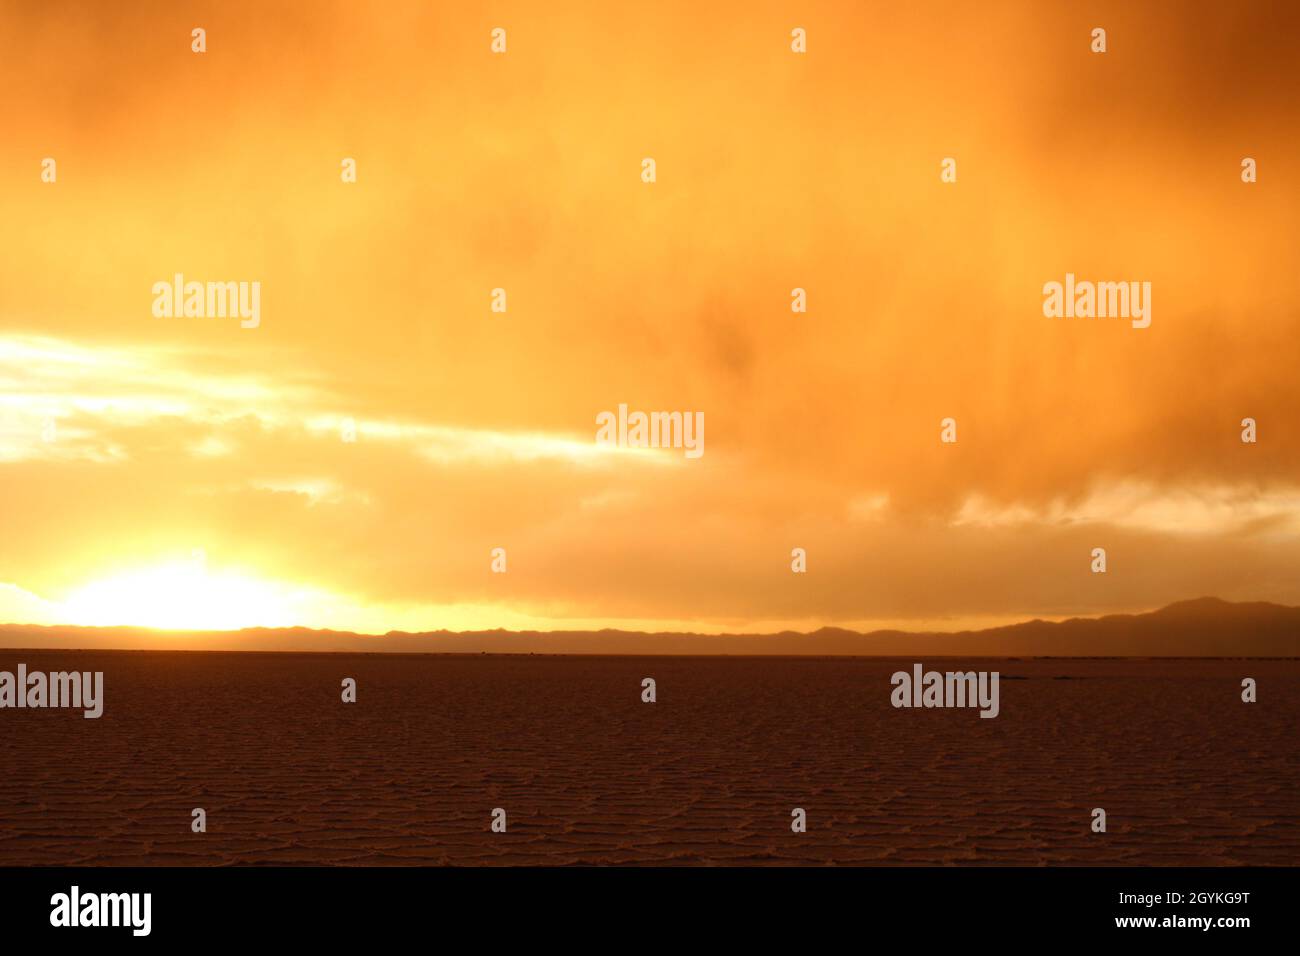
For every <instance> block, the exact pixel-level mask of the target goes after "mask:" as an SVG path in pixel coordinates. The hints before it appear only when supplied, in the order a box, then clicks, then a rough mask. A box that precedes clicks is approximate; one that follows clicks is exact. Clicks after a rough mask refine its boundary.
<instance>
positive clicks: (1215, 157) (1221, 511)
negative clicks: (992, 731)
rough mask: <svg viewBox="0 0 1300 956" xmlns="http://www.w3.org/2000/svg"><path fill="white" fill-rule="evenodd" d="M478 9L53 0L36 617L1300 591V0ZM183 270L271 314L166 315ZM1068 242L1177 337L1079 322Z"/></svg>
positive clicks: (804, 618) (742, 606)
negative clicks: (1247, 180) (1098, 47)
mask: <svg viewBox="0 0 1300 956" xmlns="http://www.w3.org/2000/svg"><path fill="white" fill-rule="evenodd" d="M473 6H474V9H471V10H466V9H465V5H453V4H440V3H431V2H418V3H417V2H407V3H402V2H393V3H386V4H384V5H383V6H382V11H383V13H382V15H380V14H377V13H375V12H373V10H374V9H380V8H371V7H370V5H367V4H354V3H336V4H334V3H305V2H304V3H273V4H262V3H237V2H222V3H210V4H209V3H185V4H178V3H172V2H166V3H163V2H159V3H152V4H150V3H133V4H130V5H128V4H103V3H93V2H87V3H59V2H51V3H47V4H39V5H38V4H30V5H14V4H10V5H6V7H5V8H4V12H3V14H0V80H2V81H3V86H4V89H5V90H6V95H5V97H4V100H3V103H0V130H2V131H3V135H0V210H3V214H4V228H3V230H0V489H2V491H3V496H2V497H0V522H2V523H0V620H10V621H19V622H32V623H56V622H58V623H99V624H111V623H144V624H160V625H169V624H174V625H180V626H206V625H210V626H219V627H226V626H242V625H250V624H267V625H283V624H305V625H309V626H315V627H335V628H346V629H355V630H362V631H374V632H382V631H385V630H388V629H389V628H405V629H432V628H438V627H447V628H453V629H455V628H478V627H495V626H506V627H535V628H542V629H545V628H560V627H602V626H607V625H608V626H618V627H625V628H634V627H654V628H678V627H690V628H695V629H699V630H723V629H747V630H765V629H775V628H779V627H784V626H790V627H796V628H799V629H808V628H814V627H817V626H819V625H821V624H825V623H837V624H842V625H849V626H877V625H905V626H909V627H936V626H938V627H951V626H957V625H974V624H980V623H995V622H1002V621H1008V620H1018V619H1022V618H1025V617H1031V616H1044V617H1054V616H1062V615H1067V614H1093V613H1103V612H1107V611H1116V610H1135V609H1144V608H1150V607H1155V606H1159V605H1161V604H1163V603H1167V602H1169V601H1173V600H1178V599H1182V598H1187V597H1193V596H1198V595H1202V594H1216V595H1219V596H1221V597H1224V598H1228V599H1252V600H1272V601H1278V602H1282V603H1290V604H1300V548H1298V545H1300V470H1298V467H1297V466H1298V465H1300V424H1298V423H1300V417H1298V416H1297V412H1298V411H1300V407H1298V406H1300V398H1298V397H1297V395H1298V392H1297V388H1296V386H1295V377H1296V369H1297V355H1300V349H1298V348H1297V339H1296V334H1297V332H1298V331H1300V328H1298V326H1300V311H1298V309H1297V302H1300V295H1298V293H1300V269H1298V268H1297V266H1296V256H1295V254H1296V241H1295V240H1296V236H1297V231H1298V230H1300V202H1298V199H1300V188H1297V185H1296V184H1297V183H1298V182H1300V159H1298V158H1297V157H1298V156H1300V153H1298V152H1297V145H1300V126H1298V125H1297V123H1296V117H1297V115H1298V110H1297V107H1298V106H1300V103H1298V102H1297V99H1298V96H1300V94H1298V93H1297V91H1298V90H1300V83H1298V82H1297V80H1298V79H1300V68H1298V67H1297V66H1296V61H1295V55H1294V49H1293V43H1292V39H1291V38H1292V37H1293V36H1294V28H1295V26H1296V21H1297V19H1300V17H1298V16H1297V15H1296V14H1285V13H1284V12H1285V11H1286V10H1287V7H1286V5H1284V4H1276V5H1268V4H1251V3H1245V4H1205V5H1197V4H1191V3H1183V2H1168V3H1156V4H1141V5H1135V4H1131V3H1115V4H1087V3H1078V4H1073V3H1071V4H1066V3H1052V2H1024V3H994V4H982V3H981V4H975V3H947V4H928V3H908V4H902V5H887V4H878V5H864V4H857V3H854V4H849V3H783V4H778V3H761V2H760V3H752V2H746V3H743V4H742V3H717V4H700V3H659V4H654V5H651V6H645V5H636V6H631V5H620V4H595V3H583V4H578V3H546V4H539V3H496V4H488V5H484V6H482V7H481V8H479V7H478V5H473ZM898 7H902V9H898ZM1284 16H1285V17H1286V19H1287V20H1288V22H1283V18H1284ZM196 26H201V27H204V28H205V29H206V30H207V44H208V51H207V52H206V53H204V54H195V53H193V52H191V49H190V42H191V40H190V31H191V29H192V28H194V27H196ZM497 26H500V27H504V28H505V29H506V30H507V36H508V50H507V52H506V53H505V54H503V55H494V54H492V53H491V51H490V49H489V43H490V31H491V30H492V28H493V27H497ZM1096 26H1102V27H1105V28H1106V30H1107V32H1108V46H1109V49H1108V52H1107V53H1105V54H1103V55H1098V54H1094V53H1092V52H1091V51H1090V49H1089V43H1090V37H1089V34H1090V31H1091V30H1092V28H1093V27H1096ZM794 27H803V28H805V29H806V30H807V35H808V52H807V53H806V54H803V55H798V54H794V53H792V52H791V50H790V31H791V29H792V28H794ZM946 156H951V157H954V158H955V159H956V161H957V169H958V181H957V182H956V183H955V184H944V183H941V182H940V178H939V164H940V161H941V160H942V159H943V157H946ZM1245 156H1250V157H1254V158H1255V159H1256V160H1257V162H1258V164H1259V181H1258V182H1257V183H1254V184H1249V185H1247V184H1244V183H1242V182H1241V178H1240V163H1241V160H1242V157H1245ZM45 157H53V158H54V159H55V160H56V161H57V173H58V179H57V182H55V183H53V184H50V183H43V182H42V181H41V161H42V159H43V158H45ZM343 157H354V158H355V159H356V161H357V170H358V181H357V182H356V183H355V184H345V183H343V182H341V180H340V174H339V173H340V161H341V160H342V158H343ZM643 157H653V158H654V159H655V160H656V163H657V174H658V175H657V181H656V182H655V183H653V184H646V183H643V182H642V181H641V178H640V171H641V160H642V158H643ZM178 272H180V273H183V274H184V275H185V276H186V277H187V278H193V279H198V280H201V281H203V280H222V281H241V280H246V281H253V280H256V281H259V282H260V283H261V323H260V326H259V327H258V328H256V329H241V328H240V327H239V323H238V320H233V319H208V318H188V319H187V318H155V317H154V316H153V314H152V312H151V304H152V301H153V295H152V292H151V289H152V286H153V284H154V283H155V282H157V281H159V280H170V279H171V277H172V276H173V275H174V274H175V273H178ZM1067 272H1073V273H1075V274H1077V275H1079V276H1080V277H1081V278H1091V279H1094V280H1135V281H1137V280H1141V281H1149V282H1150V283H1151V284H1152V289H1153V292H1152V305H1153V321H1152V324H1151V327H1150V328H1147V329H1133V328H1131V327H1130V325H1129V323H1128V322H1127V321H1088V320H1084V319H1049V318H1045V317H1044V316H1043V313H1042V308H1041V307H1042V299H1043V297H1042V286H1043V283H1045V282H1048V281H1052V280H1057V281H1060V280H1061V279H1062V278H1063V276H1064V275H1065V273H1067ZM496 287H502V288H505V289H506V290H507V294H508V312H507V313H506V314H494V313H492V312H491V311H490V310H489V302H490V294H491V290H492V289H493V288H496ZM795 287H802V288H805V289H807V293H808V312H807V314H805V315H798V314H792V313H791V311H790V292H791V289H793V288H795ZM620 402H626V403H628V404H629V405H630V406H631V407H632V408H634V409H644V410H692V411H694V410H698V411H702V412H703V413H704V414H705V418H706V420H707V434H706V453H705V454H704V455H703V456H702V457H700V458H698V459H687V458H685V457H684V456H683V455H682V453H681V452H680V451H656V452H651V453H645V454H628V453H626V452H620V451H613V450H610V449H607V448H602V447H600V446H598V445H597V444H596V443H595V416H596V415H597V414H599V413H600V412H602V411H605V410H615V409H617V407H618V405H619V403H620ZM949 416H951V417H953V418H955V419H956V420H957V423H958V441H957V442H956V443H955V444H952V445H946V444H941V443H940V441H939V423H940V420H941V419H943V418H945V417H949ZM1246 416H1251V417H1254V418H1255V419H1256V420H1257V421H1258V423H1259V442H1258V443H1257V444H1253V445H1248V444H1243V443H1242V442H1241V441H1240V440H1239V434H1240V425H1239V422H1240V421H1241V419H1242V418H1243V417H1246ZM349 417H350V418H352V419H353V420H355V422H356V424H357V428H358V432H359V434H358V439H357V441H356V442H355V443H348V442H344V441H342V440H341V438H340V425H341V422H342V421H343V419H345V418H349ZM50 420H53V421H54V423H55V430H54V433H53V436H52V439H51V440H46V439H47V438H49V437H51V436H50V435H49V432H48V426H47V422H48V421H50ZM494 547H503V548H505V549H506V550H507V554H508V568H509V570H508V572H507V573H505V574H493V573H491V571H490V566H489V565H490V551H491V549H492V548H494ZM793 547H803V548H806V549H807V552H808V573H807V574H803V575H797V574H792V573H791V571H790V551H791V548H793ZM1094 547H1105V548H1106V549H1107V551H1108V556H1109V570H1108V573H1106V574H1105V575H1097V574H1092V573H1090V571H1089V553H1090V551H1091V549H1092V548H1094ZM199 552H202V554H201V555H200V554H199Z"/></svg>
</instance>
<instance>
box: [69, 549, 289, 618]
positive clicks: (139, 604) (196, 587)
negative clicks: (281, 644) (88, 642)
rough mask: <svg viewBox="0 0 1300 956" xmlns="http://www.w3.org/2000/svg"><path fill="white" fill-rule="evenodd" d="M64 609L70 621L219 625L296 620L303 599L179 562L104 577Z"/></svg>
mask: <svg viewBox="0 0 1300 956" xmlns="http://www.w3.org/2000/svg"><path fill="white" fill-rule="evenodd" d="M62 610H63V612H64V619H65V620H66V621H67V622H68V623H70V624H85V625H92V626H100V627H103V626H112V625H134V626H137V627H155V628H166V629H171V630H203V631H216V630H237V629H238V628H241V627H282V626H287V625H291V624H295V623H297V622H296V621H295V620H294V616H295V613H296V612H298V611H300V610H301V602H300V601H299V600H296V599H295V595H294V594H293V593H292V592H291V591H290V590H289V589H287V588H285V587H284V586H283V585H278V584H273V583H270V582H267V581H262V580H258V579H256V578H253V577H249V576H247V575H243V574H239V573H234V572H213V571H210V570H208V569H207V568H206V567H204V565H203V564H202V562H174V563H171V564H164V565H160V566H157V567H153V568H143V569H139V570H134V571H128V572H124V573H122V574H117V575H114V576H111V577H107V578H102V579H100V580H98V581H95V582H93V583H91V584H88V585H86V586H85V587H83V588H81V589H79V590H78V591H76V592H75V593H73V594H72V595H71V596H70V597H69V598H68V599H67V600H66V601H64V602H63V603H62Z"/></svg>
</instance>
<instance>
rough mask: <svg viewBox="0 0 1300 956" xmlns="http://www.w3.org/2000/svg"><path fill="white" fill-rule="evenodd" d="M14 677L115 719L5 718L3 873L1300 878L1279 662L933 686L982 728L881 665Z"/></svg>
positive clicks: (396, 663) (437, 667) (48, 664)
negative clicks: (575, 867)
mask: <svg viewBox="0 0 1300 956" xmlns="http://www.w3.org/2000/svg"><path fill="white" fill-rule="evenodd" d="M20 661H21V662H25V663H27V664H28V666H29V668H31V669H40V670H65V669H78V670H103V671H104V672H105V685H106V690H105V697H106V705H105V715H104V717H103V718H101V719H100V720H98V721H93V720H85V719H83V718H82V716H81V714H80V712H69V711H32V710H22V711H17V710H3V711H0V768H3V772H2V773H0V864H27V863H41V864H76V863H91V864H121V865H129V864H227V863H262V864H335V863H338V864H438V863H450V864H483V863H489V864H501V863H545V864H570V863H659V864H698V863H719V864H725V863H732V864H770V863H785V864H820V863H827V862H834V863H843V864H921V863H974V864H1001V863H1021V864H1036V863H1054V864H1089V863H1093V864H1103V863H1118V864H1129V863H1131V864H1197V865H1214V864H1238V863H1250V864H1293V865H1294V864H1300V743H1298V742H1297V729H1298V728H1300V661H1294V660H1291V661H1262V660H1254V661H1252V660H1199V661H1194V660H1154V661H1146V660H1077V659H1076V660H1046V659H1040V660H1007V659H1003V660H997V661H978V662H977V661H969V660H967V661H963V662H945V661H940V660H935V659H932V660H927V661H925V664H926V666H927V667H928V668H936V669H945V670H946V669H963V670H965V669H993V670H1000V671H1001V672H1002V675H1003V679H1002V684H1001V716H999V717H998V718H997V719H995V720H982V719H980V718H979V717H978V714H977V711H975V710H895V709H893V708H892V707H891V706H890V705H889V691H890V689H891V688H890V685H889V675H890V674H891V673H892V672H893V671H895V670H899V669H909V668H910V664H911V661H897V660H881V659H862V658H860V659H788V658H787V659H779V658H732V659H724V658H689V659H688V658H627V657H622V658H612V657H608V658H592V657H588V658H582V657H541V656H538V657H531V656H522V657H504V656H465V657H457V656H393V655H344V654H339V655H305V654H304V655H298V654H221V653H188V654H187V653H184V652H179V653H177V652H101V651H96V652H53V651H29V652H23V651H3V652H0V669H4V670H11V671H12V670H14V669H15V668H16V665H17V664H18V663H19V662H20ZM1245 676H1250V677H1254V678H1256V679H1257V680H1258V682H1259V702H1258V703H1255V704H1244V703H1242V701H1241V699H1240V683H1241V678H1242V677H1245ZM344 677H354V678H356V679H357V681H358V685H359V700H358V703H356V704H353V705H345V704H343V703H342V702H341V701H340V697H339V694H340V681H341V680H342V679H343V678H344ZM643 677H654V678H655V679H656V680H657V682H658V702H657V703H655V704H652V705H651V704H643V703H641V700H640V693H641V679H642V678H643ZM1098 806H1099V807H1104V808H1105V809H1106V811H1107V814H1108V817H1109V832H1108V833H1106V834H1093V833H1091V832H1089V827H1088V824H1089V819H1090V816H1089V813H1090V810H1091V808H1093V807H1098ZM194 807H204V808H205V809H206V810H207V813H208V832H207V833H205V834H193V833H191V832H190V811H191V809H192V808H194ZM494 807H503V808H505V809H506V811H507V819H508V826H509V829H508V832H507V833H505V834H494V833H492V832H490V830H489V822H490V814H491V811H492V809H493V808H494ZM793 807H803V808H805V809H806V810H807V813H808V832H807V833H804V834H794V833H791V832H790V826H789V824H790V811H791V809H792V808H793Z"/></svg>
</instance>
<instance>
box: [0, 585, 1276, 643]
mask: <svg viewBox="0 0 1300 956" xmlns="http://www.w3.org/2000/svg"><path fill="white" fill-rule="evenodd" d="M0 647H7V648H20V647H21V648H125V649H133V650H144V649H159V648H165V649H173V648H190V649H195V650H229V651H282V652H283V651H325V652H330V651H334V652H380V653H405V654H411V653H425V654H428V653H434V654H437V653H442V654H478V653H490V654H644V655H689V654H723V655H725V654H741V655H744V654H749V655H800V656H802V655H811V656H844V655H849V656H864V657H869V656H886V657H896V656H897V657H917V656H960V657H968V656H989V657H1300V608H1297V607H1286V606H1283V605H1280V604H1267V603H1263V602H1253V603H1241V604H1234V603H1231V602H1228V601H1222V600H1220V599H1218V598H1211V597H1206V598H1198V599H1196V600H1192V601H1180V602H1178V603H1176V604H1171V605H1169V606H1168V607H1164V608H1161V609H1160V610H1158V611H1152V612H1149V613H1145V614H1111V615H1107V616H1105V617H1098V618H1071V619H1070V620H1066V621H1059V622H1052V621H1041V620H1033V621H1026V622H1024V623H1021V624H1012V625H1007V626H1004V627H994V628H987V629H985V630H979V631H955V632H947V633H938V632H909V631H871V632H869V633H865V634H864V633H859V632H857V631H849V630H844V629H842V628H836V627H823V628H821V629H820V630H817V631H813V632H812V633H809V634H803V633H799V632H797V631H782V632H780V633H777V634H722V635H716V634H691V633H680V632H678V633H647V632H643V631H618V630H602V631H545V632H538V631H504V630H493V631H459V632H457V631H430V632H425V633H419V634H410V633H406V632H402V631H390V632H389V633H388V634H384V635H381V636H374V635H365V634H353V633H351V632H348V631H319V630H312V629H310V628H302V627H291V628H248V629H245V630H241V631H198V632H184V631H153V630H149V629H147V628H132V627H108V628H96V627H39V626H34V625H27V624H6V625H0Z"/></svg>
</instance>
